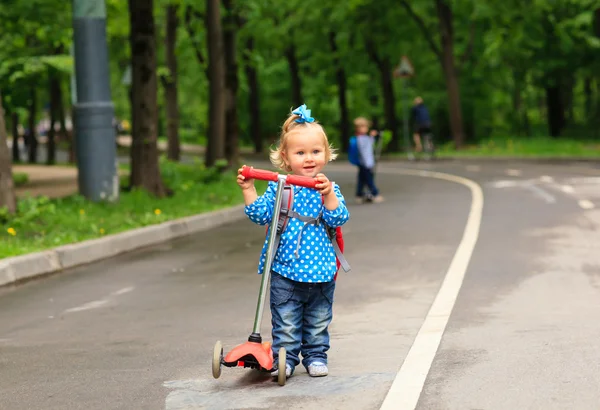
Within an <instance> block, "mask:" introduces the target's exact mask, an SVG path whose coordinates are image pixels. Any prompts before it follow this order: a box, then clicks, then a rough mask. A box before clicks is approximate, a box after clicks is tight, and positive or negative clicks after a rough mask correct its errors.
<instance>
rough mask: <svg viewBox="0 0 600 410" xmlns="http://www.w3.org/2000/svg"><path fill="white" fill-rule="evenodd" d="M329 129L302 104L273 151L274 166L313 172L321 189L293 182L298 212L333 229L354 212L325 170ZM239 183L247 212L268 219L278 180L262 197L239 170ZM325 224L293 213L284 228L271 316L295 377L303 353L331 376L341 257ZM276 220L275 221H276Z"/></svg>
mask: <svg viewBox="0 0 600 410" xmlns="http://www.w3.org/2000/svg"><path fill="white" fill-rule="evenodd" d="M336 156H337V155H336V154H335V152H334V150H333V148H332V147H331V146H330V145H329V142H328V139H327V135H326V134H325V131H324V129H323V127H322V126H321V125H320V124H318V123H317V122H315V120H314V118H312V117H311V116H310V110H308V109H306V105H302V106H300V107H298V108H296V109H295V110H293V111H292V114H291V115H290V116H289V117H288V118H287V120H286V121H285V123H284V124H283V127H282V132H281V136H280V140H279V145H278V147H277V148H276V149H275V150H273V151H272V152H271V156H270V158H271V162H272V163H273V165H275V166H276V167H278V168H280V169H283V170H285V171H288V172H291V173H293V174H296V175H301V176H307V177H315V178H316V179H317V180H318V181H319V183H318V184H317V185H316V190H315V189H310V188H303V187H298V186H294V189H293V191H294V194H293V195H294V200H293V210H294V211H296V212H297V213H299V214H300V215H304V216H310V217H320V218H321V220H322V222H323V223H325V224H327V225H328V226H330V227H332V228H335V227H338V226H341V225H343V224H344V223H346V221H348V219H349V218H350V214H349V212H348V209H347V208H346V203H345V201H344V197H343V196H342V193H341V192H340V188H339V186H338V185H337V184H335V183H332V182H331V181H329V179H328V178H327V177H326V176H325V175H324V174H323V173H321V171H322V170H323V168H324V167H325V165H326V164H327V163H328V162H329V161H332V160H334V159H335V158H336ZM237 182H238V184H239V186H240V187H241V188H242V192H243V195H244V202H245V204H246V208H245V211H246V214H247V215H248V217H249V218H250V220H251V221H252V222H254V223H257V224H259V225H265V224H270V223H271V222H272V217H273V208H274V204H275V189H276V186H277V184H276V183H275V182H269V185H268V187H267V190H266V192H265V193H264V194H263V195H262V196H258V194H257V192H256V188H255V187H254V180H252V179H246V178H245V177H244V176H243V175H242V174H241V169H240V170H239V172H238V177H237ZM323 223H320V224H304V223H303V222H302V221H300V220H299V219H296V218H290V219H289V221H288V225H287V228H286V229H285V230H284V231H283V232H282V233H281V240H280V243H279V248H278V249H277V252H276V253H275V257H274V260H273V264H272V269H271V270H272V272H271V294H270V296H271V300H270V307H271V316H272V326H273V329H272V337H273V345H272V349H273V357H274V359H275V360H274V363H277V357H278V352H279V349H280V348H281V347H285V349H286V352H287V356H286V358H287V363H286V368H285V369H276V370H275V371H274V372H273V373H272V375H273V376H274V377H275V376H277V375H278V372H279V371H285V373H286V376H287V377H290V376H291V375H292V374H293V372H294V369H295V368H296V366H297V365H299V364H300V359H299V355H300V354H302V365H303V366H304V367H305V368H306V370H307V371H308V374H309V375H310V376H313V377H319V376H327V374H328V371H329V370H328V368H327V351H328V350H329V347H330V345H329V330H328V329H329V324H330V323H331V320H332V318H333V312H332V307H333V293H334V290H335V281H334V275H335V273H336V271H337V266H336V255H335V251H334V248H333V245H332V244H331V241H330V240H329V238H328V236H327V232H326V228H325V226H324V225H323ZM274 225H275V226H276V225H277V224H276V223H275V224H274ZM266 249H267V241H265V244H264V245H263V249H262V253H261V256H260V262H259V267H258V270H259V273H261V272H262V269H263V266H264V264H265V257H266Z"/></svg>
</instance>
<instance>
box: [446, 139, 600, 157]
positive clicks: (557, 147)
mask: <svg viewBox="0 0 600 410" xmlns="http://www.w3.org/2000/svg"><path fill="white" fill-rule="evenodd" d="M437 155H438V156H439V157H442V158H443V157H461V156H465V157H471V156H474V157H523V158H527V157H531V158H561V157H587V158H600V143H598V142H597V141H593V140H587V141H585V140H584V141H580V140H573V139H567V138H563V139H556V138H548V137H535V138H527V139H523V138H518V137H510V138H509V137H495V138H486V139H483V140H482V141H481V142H480V143H478V144H473V145H469V146H467V147H466V148H465V149H463V150H460V151H456V150H455V149H454V147H453V145H452V144H451V143H447V144H444V145H442V146H441V147H440V148H439V150H438V151H437Z"/></svg>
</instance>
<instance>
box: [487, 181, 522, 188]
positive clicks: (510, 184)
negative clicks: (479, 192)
mask: <svg viewBox="0 0 600 410" xmlns="http://www.w3.org/2000/svg"><path fill="white" fill-rule="evenodd" d="M520 185H523V183H522V182H521V181H495V182H494V183H493V184H492V186H493V187H494V188H511V187H514V186H520Z"/></svg>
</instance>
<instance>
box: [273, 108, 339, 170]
mask: <svg viewBox="0 0 600 410" xmlns="http://www.w3.org/2000/svg"><path fill="white" fill-rule="evenodd" d="M298 118H300V116H299V115H297V114H290V115H289V116H288V118H287V120H285V122H284V123H283V125H282V126H281V134H280V135H279V141H278V143H277V147H275V148H274V149H271V153H270V154H269V159H270V160H271V163H272V164H273V165H274V166H275V167H277V168H279V169H282V170H284V171H288V172H289V171H291V170H292V169H291V168H290V167H289V165H287V164H286V163H285V159H284V155H283V152H285V150H286V148H287V141H288V139H289V136H290V135H291V134H293V133H296V132H306V131H310V130H313V131H316V132H318V133H320V134H321V135H322V136H323V142H324V145H325V162H326V163H327V162H330V161H333V160H334V159H336V158H337V155H338V154H337V150H336V149H335V148H333V146H332V145H331V144H329V140H328V139H327V134H326V133H325V129H323V127H322V126H321V124H319V123H318V122H317V121H314V122H302V123H299V122H296V120H297V119H298Z"/></svg>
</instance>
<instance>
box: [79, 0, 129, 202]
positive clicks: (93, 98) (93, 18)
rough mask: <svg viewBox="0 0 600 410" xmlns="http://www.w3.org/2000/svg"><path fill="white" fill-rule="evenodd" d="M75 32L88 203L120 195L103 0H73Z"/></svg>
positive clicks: (82, 181)
mask: <svg viewBox="0 0 600 410" xmlns="http://www.w3.org/2000/svg"><path fill="white" fill-rule="evenodd" d="M73 36H74V39H73V43H74V54H75V83H76V87H75V88H76V90H77V91H76V97H77V99H76V103H75V104H74V109H73V114H74V115H73V122H74V129H75V138H76V142H75V148H76V153H77V167H78V170H79V178H78V180H79V192H80V194H82V195H83V196H85V197H86V198H88V199H90V200H92V201H109V202H114V201H117V200H118V198H119V177H118V173H117V162H116V157H117V156H116V134H115V128H114V127H113V118H114V106H113V103H112V97H111V91H110V73H109V65H108V47H107V44H106V7H105V3H104V0H73Z"/></svg>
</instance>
